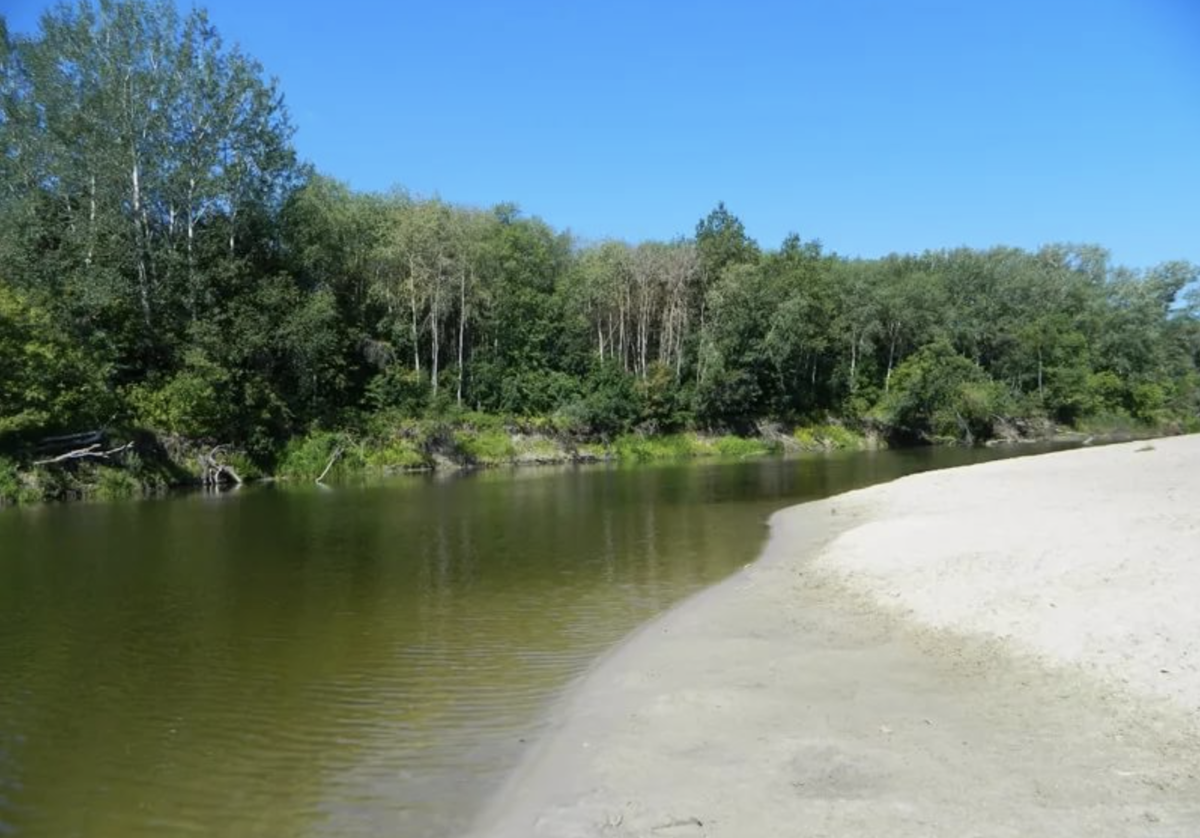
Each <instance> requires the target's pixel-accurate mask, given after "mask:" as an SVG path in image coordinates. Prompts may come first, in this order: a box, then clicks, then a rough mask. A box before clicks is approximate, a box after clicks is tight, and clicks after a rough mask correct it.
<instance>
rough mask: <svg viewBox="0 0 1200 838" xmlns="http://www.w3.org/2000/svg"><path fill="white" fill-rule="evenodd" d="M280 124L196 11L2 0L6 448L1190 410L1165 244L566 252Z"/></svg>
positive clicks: (719, 428)
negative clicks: (372, 176)
mask: <svg viewBox="0 0 1200 838" xmlns="http://www.w3.org/2000/svg"><path fill="white" fill-rule="evenodd" d="M292 134H293V127H292V123H291V121H290V119H289V116H288V112H287V110H286V107H285V105H284V100H283V96H282V94H281V92H280V90H279V89H278V88H277V85H276V84H275V82H273V81H271V80H269V79H268V77H267V76H266V75H265V74H264V71H263V68H262V67H261V66H259V64H258V63H257V62H256V61H255V60H254V59H253V58H251V57H250V56H248V55H246V54H244V53H243V52H241V51H240V50H239V49H237V48H234V47H230V46H228V45H227V44H226V43H224V42H223V41H222V39H221V37H220V35H219V34H218V32H217V30H216V29H215V28H214V27H213V25H212V24H211V23H210V22H209V20H208V18H207V16H206V15H205V13H204V12H203V11H199V10H197V11H192V12H189V13H186V14H183V13H179V12H177V11H176V10H175V8H174V6H173V5H172V4H170V3H166V2H162V3H153V2H143V0H101V2H98V3H91V2H86V1H85V2H80V3H78V5H75V6H67V5H63V6H59V7H57V8H55V9H54V10H52V11H50V12H48V13H47V14H46V15H45V16H44V17H43V19H42V23H41V28H40V31H39V33H38V34H37V35H36V36H32V37H25V36H17V35H14V34H12V33H9V32H7V30H6V29H5V28H4V26H3V20H2V19H0V147H2V148H3V154H0V359H2V363H0V449H3V450H7V451H8V452H9V454H10V456H13V457H18V458H20V457H22V456H32V455H29V454H28V452H29V451H31V450H33V449H32V448H31V446H34V445H36V442H37V440H39V439H44V438H45V437H46V436H48V435H53V434H63V433H72V432H79V431H83V430H89V429H95V428H105V429H118V430H115V431H113V432H114V433H117V435H118V436H119V435H120V433H125V434H126V435H128V434H131V433H133V432H134V430H135V429H136V430H139V432H148V431H152V432H154V433H156V434H158V435H162V436H167V437H173V438H182V439H189V440H194V441H197V442H201V441H203V442H207V443H208V444H217V443H224V444H227V445H229V446H231V448H233V449H236V450H238V451H240V452H242V453H243V454H244V455H245V457H246V460H247V461H249V462H253V463H256V464H257V465H258V466H259V467H261V468H264V469H271V468H274V467H276V466H277V465H278V464H279V460H280V457H281V456H283V455H284V452H286V451H289V450H291V451H293V452H294V451H295V450H297V446H301V447H302V445H303V443H302V442H296V441H295V440H303V439H305V438H314V437H320V438H322V439H327V440H328V439H335V438H341V439H347V438H357V439H366V438H375V439H377V440H378V439H384V438H387V437H388V435H389V434H393V435H395V434H396V433H398V431H397V429H399V428H404V427H411V422H412V421H414V420H436V421H438V422H442V423H450V425H453V424H454V423H460V424H468V425H469V424H470V423H472V422H475V423H486V418H485V417H487V416H491V417H500V419H499V420H495V421H501V422H503V423H507V424H506V425H505V426H506V427H510V428H538V429H541V430H543V431H546V432H547V433H552V434H558V435H561V436H563V437H569V438H572V439H577V440H592V441H596V440H599V441H608V440H613V439H617V438H619V437H621V436H622V435H630V434H633V435H642V436H653V435H656V434H668V433H672V432H678V431H682V430H689V429H691V430H695V429H699V430H706V431H707V430H711V431H714V432H722V433H737V434H743V435H746V434H753V433H758V432H761V429H762V428H763V427H764V426H766V425H770V426H772V427H779V428H785V429H790V428H794V427H797V426H805V425H813V424H830V423H833V424H835V425H838V426H841V427H845V428H848V429H851V430H858V431H869V432H872V433H875V434H878V435H880V436H881V437H885V438H889V439H891V440H895V441H967V442H969V441H980V440H982V439H986V438H988V437H989V436H991V435H993V434H994V433H996V432H997V428H998V427H999V426H1002V425H1004V424H1005V423H1007V424H1008V425H1009V426H1010V427H1011V426H1017V427H1024V426H1026V425H1029V426H1033V425H1037V424H1038V423H1042V424H1046V423H1060V424H1067V425H1079V424H1081V423H1088V422H1094V423H1105V422H1130V423H1143V424H1148V425H1157V426H1163V425H1166V424H1171V423H1176V424H1178V425H1179V426H1180V427H1194V426H1195V423H1196V421H1197V414H1198V405H1200V373H1198V369H1200V296H1198V295H1197V294H1196V292H1195V290H1194V288H1195V283H1196V280H1197V276H1198V271H1197V267H1196V266H1194V265H1191V264H1188V263H1185V262H1167V263H1165V264H1163V265H1161V266H1159V267H1156V268H1153V269H1149V270H1130V269H1126V268H1123V267H1120V266H1117V265H1114V264H1112V263H1111V262H1110V260H1109V257H1108V254H1107V253H1106V251H1105V250H1104V249H1102V248H1101V247H1098V246H1091V245H1073V244H1062V245H1058V244H1055V245H1048V246H1045V247H1042V248H1041V249H1039V250H1037V251H1035V252H1031V251H1026V250H1021V249H1017V248H1009V247H997V248H993V249H989V250H974V249H966V248H962V249H956V250H947V251H936V252H926V253H921V254H914V255H892V256H888V257H886V258H882V259H856V258H844V257H841V256H838V255H837V254H834V253H830V252H827V251H826V250H825V249H824V248H823V247H822V245H821V244H820V242H819V241H817V240H815V239H813V240H805V239H803V238H801V237H799V236H795V235H793V236H789V237H788V238H786V239H785V240H784V241H783V242H782V243H781V244H780V245H779V246H778V247H777V248H776V249H771V248H768V247H763V246H760V245H759V244H758V243H756V242H755V241H753V240H752V239H751V238H749V237H748V236H747V234H746V231H745V228H744V226H743V224H742V222H741V220H739V218H738V217H737V216H735V215H734V214H733V213H731V212H730V210H729V209H727V208H726V207H725V206H724V205H723V204H717V206H716V208H715V209H713V210H712V211H711V212H709V213H708V214H707V215H706V216H704V217H703V218H702V219H701V220H700V221H699V223H698V224H697V225H696V228H695V231H694V234H693V235H691V236H689V237H681V238H679V239H676V240H673V241H666V242H654V241H651V242H641V243H637V244H632V243H626V242H620V241H604V242H582V241H579V240H577V239H575V238H573V237H572V236H571V234H570V233H569V232H566V231H562V230H556V229H554V228H552V227H550V226H549V225H547V224H546V223H544V222H543V221H541V220H539V219H537V218H535V217H528V216H526V215H524V214H522V213H521V212H520V211H519V210H518V208H517V207H516V206H515V205H511V204H504V205H500V206H496V207H492V208H486V209H485V208H475V207H464V206H456V205H453V204H450V203H447V202H444V201H441V200H438V199H436V198H423V197H418V196H413V195H410V194H407V193H405V192H404V191H399V190H398V191H394V192H390V193H386V194H370V193H359V192H355V191H353V190H351V189H349V188H347V187H346V186H344V185H342V184H341V183H339V182H338V181H336V180H334V179H332V178H330V177H328V176H325V175H322V174H319V173H317V172H316V171H315V170H314V169H313V168H312V167H311V166H309V165H308V164H306V163H304V162H302V161H301V160H299V159H298V157H297V154H296V151H295V149H294V148H293V146H292V142H291V138H292ZM412 163H413V161H407V162H406V165H412ZM698 176H701V177H702V173H700V174H698ZM702 211H703V208H700V210H699V211H698V214H699V212H702ZM406 423H409V424H406ZM1023 423H1024V424H1023ZM322 435H324V436H322ZM322 444H323V445H325V444H326V443H322ZM328 444H329V445H332V444H333V443H328ZM289 445H290V448H289ZM322 450H324V449H322ZM22 452H26V453H24V454H23V453H22Z"/></svg>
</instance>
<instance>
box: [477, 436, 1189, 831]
mask: <svg viewBox="0 0 1200 838" xmlns="http://www.w3.org/2000/svg"><path fill="white" fill-rule="evenodd" d="M1197 497H1200V437H1196V436H1190V437H1180V438H1175V439H1165V440H1156V441H1154V442H1150V443H1146V442H1138V443H1132V444H1126V445H1114V446H1111V447H1105V448H1101V449H1089V450H1082V451H1074V452H1067V453H1060V454H1051V455H1046V456H1043V457H1037V458H1030V459H1021V460H1010V461H1004V462H998V463H991V464H987V465H982V466H975V467H971V468H968V469H958V470H951V471H945V472H937V473H933V474H929V475H920V476H916V477H910V478H905V479H902V480H899V481H896V482H895V483H892V484H888V485H885V486H878V487H874V488H871V489H866V490H862V491H858V492H852V493H850V494H847V495H843V496H840V497H837V498H834V499H831V500H828V501H822V502H819V503H814V504H807V505H804V506H800V507H796V508H793V509H790V510H785V511H783V512H781V513H778V514H777V515H776V516H775V517H774V518H773V519H772V532H771V539H770V541H769V543H768V545H767V547H766V549H765V551H764V554H763V556H762V559H761V560H760V561H758V562H757V563H755V564H754V565H751V566H749V567H748V568H747V569H746V570H745V571H743V572H742V573H740V574H738V575H737V576H735V577H733V578H731V579H729V580H727V581H726V582H724V583H722V584H721V585H719V586H717V587H715V588H713V589H710V590H709V591H706V592H705V593H703V594H701V595H700V596H698V597H696V598H694V599H692V600H690V601H689V602H687V603H685V604H684V605H683V606H682V607H680V608H677V609H675V610H673V611H671V612H670V613H668V614H667V615H666V616H664V617H663V618H661V619H659V620H657V621H655V622H653V623H651V624H649V625H648V626H646V627H644V628H643V629H642V630H641V631H640V632H638V633H637V634H636V635H635V636H634V637H632V638H631V639H630V640H628V641H627V642H626V643H624V644H623V645H622V646H621V647H619V648H618V649H617V650H615V651H614V652H612V653H610V655H609V656H607V657H606V658H605V659H604V660H602V661H601V662H600V663H599V664H598V665H597V666H596V667H594V668H593V670H592V671H591V672H590V673H589V674H588V675H587V676H586V677H585V678H584V679H583V681H582V682H581V683H580V684H579V685H577V687H576V688H575V689H574V690H573V691H572V692H571V693H570V695H569V697H568V698H567V699H566V700H565V701H564V702H563V704H562V706H560V707H559V708H558V710H557V711H556V713H555V715H554V719H553V721H552V723H551V729H550V731H549V732H548V734H547V736H546V737H545V738H544V740H543V741H542V742H541V744H540V745H539V746H538V748H537V749H536V751H535V752H534V753H533V754H531V756H530V757H529V759H528V760H527V762H526V763H525V764H524V765H523V766H522V768H521V769H520V771H519V772H518V773H517V774H516V775H515V777H514V778H513V780H512V782H511V784H510V785H509V787H508V788H507V789H506V790H505V791H504V792H503V793H502V794H501V795H500V796H499V797H498V798H497V801H496V803H495V805H494V806H493V808H492V809H491V810H490V811H488V812H486V813H485V814H484V816H483V818H482V819H481V822H480V829H479V831H478V834H479V835H481V836H484V835H486V836H497V837H498V838H499V837H500V836H510V835H511V836H517V835H521V836H528V835H545V836H559V838H569V836H593V835H605V836H609V835H614V836H651V835H660V836H661V835H696V836H700V835H704V836H713V837H714V838H715V836H745V837H747V838H751V837H753V836H784V835H789V836H790V835H797V834H805V835H827V836H868V835H872V836H873V835H883V834H886V835H889V836H943V835H944V836H951V835H953V836H959V835H965V834H970V835H980V836H993V835H994V836H1001V835H1005V836H1007V835H1033V836H1040V835H1044V836H1059V835H1066V834H1089V835H1093V836H1118V835H1121V836H1124V835H1147V836H1185V835H1186V836H1193V835H1195V834H1196V833H1197V831H1198V830H1200V724H1198V723H1197V716H1196V710H1197V709H1198V708H1200V614H1198V612H1197V611H1196V609H1195V603H1196V602H1197V601H1200V511H1198V509H1200V506H1198V505H1197V503H1196V498H1197Z"/></svg>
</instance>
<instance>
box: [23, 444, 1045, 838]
mask: <svg viewBox="0 0 1200 838" xmlns="http://www.w3.org/2000/svg"><path fill="white" fill-rule="evenodd" d="M1033 450H1034V449H1032V448H1022V449H1020V450H1019V451H1017V450H1014V449H1009V450H991V451H984V450H963V449H923V450H908V451H883V452H876V453H862V454H845V455H841V454H839V455H830V456H825V457H822V456H813V457H803V458H797V459H765V460H757V461H746V462H736V463H712V462H708V463H697V464H681V465H669V466H648V467H640V468H619V467H606V466H598V467H585V468H529V469H523V470H502V471H489V472H477V473H470V474H457V475H436V476H434V475H431V476H425V477H398V478H394V479H390V480H387V481H381V482H374V483H363V484H352V485H342V486H337V487H335V488H332V489H322V488H319V487H315V486H314V487H287V488H284V487H272V486H263V487H251V488H247V489H244V490H241V491H238V492H233V493H228V494H222V495H208V494H198V493H197V494H182V495H176V496H172V497H168V498H163V499H157V500H147V501H139V502H123V503H122V502H118V503H81V504H73V505H58V506H53V505H52V506H43V507H35V508H21V509H7V510H0V836H7V835H17V836H62V837H63V838H67V837H68V836H79V838H117V836H120V838H143V836H154V838H173V837H174V836H194V835H213V836H228V837H229V838H237V836H258V835H262V836H346V837H347V838H357V836H400V837H401V838H424V836H430V837H431V838H432V837H433V836H438V837H439V838H445V837H446V836H453V835H456V834H458V833H459V832H461V831H462V830H463V829H464V828H465V827H466V826H467V825H468V824H469V823H470V821H471V818H472V816H473V815H474V813H475V812H477V811H478V810H479V808H480V807H481V805H482V804H483V802H484V801H485V800H486V798H487V796H488V795H489V794H490V793H492V792H493V791H494V790H495V789H496V788H497V787H498V786H499V784H500V783H501V781H502V780H503V778H504V776H505V774H506V772H508V771H509V770H511V768H512V767H513V766H514V764H515V763H516V762H517V761H518V760H519V759H520V757H521V755H522V753H523V752H524V751H525V749H526V748H527V747H528V746H529V743H530V742H531V741H532V740H534V739H535V738H536V736H537V735H538V731H539V723H540V720H541V717H542V711H543V710H544V708H545V707H546V705H547V703H548V702H549V701H551V700H553V698H554V697H555V696H556V695H557V694H559V693H560V692H561V690H562V689H563V687H564V686H565V685H566V684H567V683H569V681H570V680H571V679H572V678H573V677H574V676H576V675H578V674H579V673H581V672H582V671H583V670H584V669H585V668H586V667H587V666H588V664H589V663H590V662H591V661H593V660H594V659H595V658H596V656H597V655H598V654H600V653H601V652H602V651H604V650H605V649H606V648H608V647H610V646H611V645H612V644H613V643H615V642H616V641H618V640H619V639H620V638H621V637H622V636H623V635H625V634H626V633H628V632H629V631H630V630H631V629H632V628H634V627H635V626H637V625H638V624H639V623H641V622H643V621H645V620H646V619H648V618H650V617H652V616H653V615H655V614H658V613H660V612H661V611H663V610H664V609H665V608H667V607H668V606H670V605H671V604H672V603H675V602H677V601H679V600H680V599H681V598H683V597H686V596H687V595H688V594H690V593H693V592H695V591H696V590H698V589H700V588H702V587H705V586H707V585H710V584H712V583H713V582H716V581H717V580H719V579H721V578H723V577H725V576H727V575H728V574H729V573H731V572H732V571H733V570H734V569H736V568H738V567H739V566H741V565H743V564H745V563H746V562H749V561H751V560H753V558H754V556H755V554H756V553H757V552H758V550H759V548H760V546H761V544H762V542H763V540H764V538H765V536H766V519H767V517H768V515H769V514H770V513H771V512H772V511H774V510H776V509H778V508H780V507H783V506H786V505H789V504H792V503H797V502H800V501H804V500H811V499H816V498H822V497H826V496H829V495H831V494H835V493H838V492H842V491H845V490H848V489H851V488H855V487H860V486H865V485H869V484H871V483H877V482H880V481H883V480H888V479H891V478H894V477H897V476H900V475H903V474H909V473H913V472H916V471H921V470H926V469H930V468H937V467H944V466H952V465H961V464H966V463H970V462H977V461H980V460H983V459H994V458H996V457H998V456H1008V455H1011V454H1014V453H1031V452H1032V451H1033Z"/></svg>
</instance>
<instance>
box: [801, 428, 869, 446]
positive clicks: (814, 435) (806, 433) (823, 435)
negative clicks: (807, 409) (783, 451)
mask: <svg viewBox="0 0 1200 838" xmlns="http://www.w3.org/2000/svg"><path fill="white" fill-rule="evenodd" d="M792 436H793V438H794V439H795V440H796V442H797V443H798V444H799V445H800V447H801V448H803V449H805V450H806V451H841V450H850V451H853V450H859V449H863V448H866V447H867V441H866V438H865V437H863V436H862V435H861V434H857V433H855V432H854V431H852V430H850V429H849V428H847V427H845V426H843V425H829V424H826V425H813V426H811V427H799V428H796V430H795V431H793V432H792Z"/></svg>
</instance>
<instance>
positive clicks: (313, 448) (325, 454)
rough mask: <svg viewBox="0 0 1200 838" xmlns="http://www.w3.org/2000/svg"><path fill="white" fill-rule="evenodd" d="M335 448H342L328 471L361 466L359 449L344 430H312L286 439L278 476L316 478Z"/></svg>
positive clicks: (347, 470) (337, 473)
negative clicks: (302, 435)
mask: <svg viewBox="0 0 1200 838" xmlns="http://www.w3.org/2000/svg"><path fill="white" fill-rule="evenodd" d="M337 451H341V454H340V455H339V456H338V457H337V459H336V460H335V461H334V464H333V466H332V468H330V470H329V473H330V475H332V476H334V477H340V476H344V475H345V474H348V473H351V472H353V471H355V470H357V469H360V468H361V466H362V462H363V458H362V455H361V451H360V449H359V448H358V447H357V446H356V445H355V444H354V441H353V440H352V439H351V438H350V437H349V436H347V435H346V434H343V433H333V432H329V431H314V432H313V433H311V434H308V435H307V436H304V437H300V438H298V439H294V440H292V441H291V442H289V443H288V445H287V447H286V448H285V449H284V452H283V456H282V457H281V458H280V461H279V465H278V467H277V469H276V473H277V474H278V475H279V476H280V477H285V478H289V479H294V480H315V479H316V478H317V477H318V476H320V474H321V472H323V471H324V470H325V467H326V466H327V465H328V464H329V461H330V460H331V459H332V458H333V456H334V453H335V452H337Z"/></svg>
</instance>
